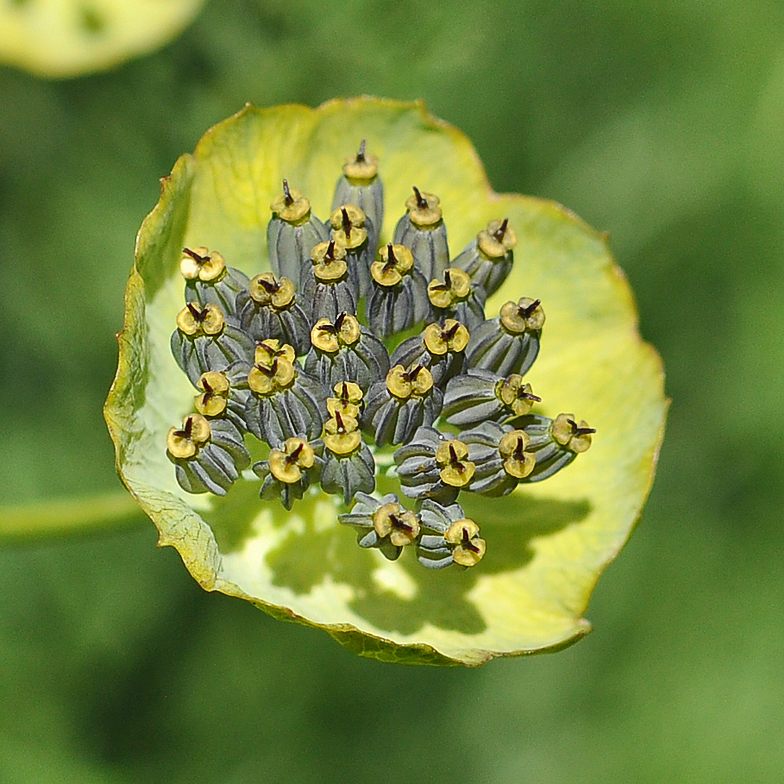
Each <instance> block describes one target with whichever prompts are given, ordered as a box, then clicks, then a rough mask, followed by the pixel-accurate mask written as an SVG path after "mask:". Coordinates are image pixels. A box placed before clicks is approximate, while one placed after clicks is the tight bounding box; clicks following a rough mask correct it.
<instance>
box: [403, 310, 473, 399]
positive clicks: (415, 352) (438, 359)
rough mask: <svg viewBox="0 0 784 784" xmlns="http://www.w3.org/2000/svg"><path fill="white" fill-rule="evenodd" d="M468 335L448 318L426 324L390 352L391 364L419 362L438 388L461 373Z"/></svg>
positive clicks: (461, 325)
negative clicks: (443, 320)
mask: <svg viewBox="0 0 784 784" xmlns="http://www.w3.org/2000/svg"><path fill="white" fill-rule="evenodd" d="M469 338H470V335H469V333H468V330H467V329H466V328H465V326H464V325H463V324H461V323H460V322H458V321H455V320H454V319H447V320H446V321H445V322H444V323H443V325H441V324H428V325H427V326H426V327H425V328H424V330H423V331H422V334H421V335H415V336H414V337H411V338H408V339H406V340H404V341H403V342H402V343H401V344H400V345H399V346H398V347H397V348H396V349H395V350H394V351H393V352H392V358H391V359H390V364H392V365H403V366H405V367H410V366H412V365H422V366H423V367H426V368H427V369H428V370H429V371H430V374H431V375H432V376H433V383H434V384H435V385H436V386H437V387H438V388H439V389H441V390H443V389H444V387H445V386H446V383H447V382H448V381H449V379H450V378H452V377H453V376H457V375H459V374H461V373H462V372H463V369H464V367H465V349H466V346H467V345H468V340H469Z"/></svg>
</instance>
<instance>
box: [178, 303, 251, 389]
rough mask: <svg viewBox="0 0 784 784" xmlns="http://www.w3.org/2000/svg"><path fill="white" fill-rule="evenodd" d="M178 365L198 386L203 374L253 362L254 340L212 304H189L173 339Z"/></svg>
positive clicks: (180, 316) (180, 313)
mask: <svg viewBox="0 0 784 784" xmlns="http://www.w3.org/2000/svg"><path fill="white" fill-rule="evenodd" d="M171 350H172V354H173V355H174V359H175V360H176V361H177V364H178V365H179V366H180V368H181V369H182V370H183V371H184V372H185V374H186V375H187V376H188V378H189V379H190V381H191V383H192V384H193V385H194V386H196V384H197V382H198V380H199V377H200V376H201V374H202V373H206V372H207V371H208V370H224V369H225V368H227V367H228V366H229V365H230V364H231V363H232V362H235V361H236V360H238V359H241V360H245V361H247V362H249V361H250V360H251V359H252V357H253V341H252V340H251V339H250V337H249V336H248V335H247V334H246V333H245V332H243V331H242V330H241V329H240V328H239V325H238V324H237V322H236V321H235V320H234V319H233V318H231V317H230V316H226V315H224V313H223V311H222V310H221V309H220V308H219V307H218V306H217V305H214V304H212V303H208V304H207V305H205V306H204V307H201V306H199V305H197V304H195V303H193V302H189V303H188V304H187V305H186V306H185V307H184V308H183V309H182V310H181V311H180V312H179V313H178V314H177V329H176V330H175V331H174V332H173V333H172V336H171Z"/></svg>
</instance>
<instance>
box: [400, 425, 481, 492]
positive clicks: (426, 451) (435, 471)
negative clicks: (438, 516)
mask: <svg viewBox="0 0 784 784" xmlns="http://www.w3.org/2000/svg"><path fill="white" fill-rule="evenodd" d="M395 463H396V465H397V474H398V477H399V478H400V489H401V490H402V491H403V492H404V493H405V494H406V495H407V496H408V497H409V498H416V499H422V498H432V499H433V500H435V501H438V502H439V503H441V504H451V503H454V501H455V499H456V498H457V494H458V493H459V492H460V490H461V489H464V488H466V487H467V486H468V483H469V482H470V481H471V478H472V477H473V475H474V464H473V463H472V462H471V461H470V460H468V447H467V446H466V445H465V444H464V443H463V442H462V441H460V440H458V439H456V438H455V437H454V436H452V435H451V434H448V433H441V432H440V431H438V430H436V429H435V428H433V427H420V428H418V429H417V431H416V432H415V433H414V436H413V438H412V439H411V440H410V441H409V442H408V443H406V444H404V445H403V446H401V447H400V448H399V449H398V450H397V451H396V452H395Z"/></svg>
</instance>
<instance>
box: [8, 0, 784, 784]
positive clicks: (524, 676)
mask: <svg viewBox="0 0 784 784" xmlns="http://www.w3.org/2000/svg"><path fill="white" fill-rule="evenodd" d="M782 17H784V7H782V6H781V5H780V4H777V3H773V2H758V3H752V4H744V5H741V4H738V3H735V2H733V1H732V0H717V2H715V3H712V4H705V3H700V2H694V1H693V0H681V2H677V3H674V2H670V3H643V2H635V3H631V4H630V3H626V2H620V1H619V0H616V2H604V3H595V2H591V3H580V4H578V3H568V2H558V1H557V0H555V2H549V3H541V2H527V3H526V2H523V3H520V2H512V0H508V1H507V2H499V1H498V0H497V1H496V2H493V3H490V2H482V1H481V0H480V1H478V2H474V3H471V4H468V3H466V4H465V5H456V4H430V5H429V6H422V4H415V3H413V2H408V0H401V2H398V3H395V4H392V3H370V2H359V1H358V0H354V1H353V2H349V1H348V0H347V2H345V3H343V4H341V5H340V6H337V7H334V8H332V9H330V11H329V12H326V11H325V10H324V8H323V6H322V5H321V4H317V3H316V2H313V0H302V2H300V3H297V4H294V5H292V4H290V3H288V4H284V3H283V2H279V1H278V0H273V1H272V2H264V3H261V2H258V3H257V2H254V0H213V2H212V3H210V4H208V5H207V7H206V9H205V11H204V13H203V14H202V15H201V16H200V17H199V19H198V20H197V21H196V23H195V24H194V25H193V26H192V27H191V28H190V29H189V30H187V31H186V32H185V34H184V35H183V36H182V37H181V38H180V39H179V40H177V41H175V42H174V43H173V44H171V45H169V46H168V47H167V48H166V49H164V50H162V51H160V52H158V53H157V54H155V55H152V56H150V57H148V58H145V59H142V60H137V61H134V62H131V63H129V64H127V65H125V66H123V67H122V68H121V69H120V70H117V71H116V72H113V73H107V74H102V75H96V76H91V77H86V78H81V79H79V80H74V81H64V82H59V83H50V82H45V81H37V80H35V79H34V78H33V77H29V76H26V75H24V74H22V73H18V72H15V71H11V70H0V105H2V107H3V113H2V115H1V116H0V248H1V249H2V264H0V292H2V293H1V294H0V296H1V297H2V308H0V334H2V336H3V340H2V343H0V371H1V372H0V383H1V384H2V399H3V401H4V403H5V404H4V406H3V407H2V410H1V411H0V418H1V419H0V424H1V426H2V433H3V457H2V460H1V461H0V481H1V482H2V487H3V489H4V494H3V499H4V502H6V503H10V502H21V501H24V500H32V499H39V500H40V499H42V498H45V497H48V496H57V495H66V494H77V493H80V492H86V491H97V490H100V489H106V490H111V489H113V488H115V487H116V478H115V477H114V473H113V463H112V450H111V446H110V443H109V439H108V437H107V436H106V433H105V429H104V425H103V422H102V420H101V414H100V409H101V403H102V401H103V398H104V397H105V393H106V389H107V387H108V384H109V382H110V379H111V377H112V373H113V370H114V365H115V362H116V347H115V343H114V339H113V333H114V332H115V331H116V330H117V329H118V328H119V326H120V323H121V314H122V291H123V287H124V284H125V279H126V277H127V273H128V269H129V267H130V259H131V254H132V249H133V247H132V245H133V237H134V235H135V232H136V229H137V227H138V225H139V224H140V222H141V219H142V218H143V216H144V215H145V214H146V212H147V211H149V209H150V208H151V207H152V206H153V205H154V203H155V201H156V200H157V198H158V193H159V190H158V186H157V183H156V177H159V176H163V175H165V174H167V173H168V171H169V170H170V168H171V166H172V164H173V162H174V160H175V159H176V157H177V156H178V155H179V154H180V153H181V152H183V151H186V150H192V149H193V146H194V145H195V143H196V141H197V140H198V138H199V137H200V136H201V134H202V132H203V131H204V130H205V129H206V128H207V127H208V126H210V125H211V124H213V123H214V122H216V121H218V120H220V119H222V118H223V117H225V116H226V115H228V114H230V113H232V112H234V111H236V110H237V109H238V108H240V106H241V105H242V103H243V102H244V101H246V100H252V101H254V102H255V103H258V104H260V105H269V104H274V103H281V102H287V101H292V100H296V101H301V102H304V103H308V104H311V105H315V104H318V103H319V102H321V101H323V100H325V99H327V98H330V97H333V96H335V95H349V94H354V93H359V92H367V93H375V94H381V95H389V96H392V97H397V98H403V99H410V98H417V97H421V98H424V99H425V100H426V101H427V103H428V106H429V108H430V109H431V110H432V111H433V112H434V113H435V114H436V115H438V116H441V117H444V118H446V119H448V120H450V121H452V122H454V123H455V124H457V125H458V126H459V127H460V128H461V129H462V130H464V131H465V132H466V133H467V134H468V135H469V136H470V137H471V138H472V140H473V141H474V144H475V145H476V147H477V149H478V151H479V154H480V155H481V156H482V158H483V160H484V161H485V163H486V165H487V168H488V172H489V176H490V180H491V182H492V183H493V185H494V186H495V188H496V189H497V190H510V191H520V192H527V193H532V194H535V195H541V196H546V197H550V198H554V199H557V200H559V201H562V202H564V203H566V204H567V205H568V206H569V207H570V208H572V209H573V210H574V211H575V212H577V213H578V214H579V215H581V216H582V217H583V218H585V219H586V220H587V221H588V222H589V223H591V224H592V225H594V226H595V227H596V228H599V229H607V230H609V231H610V232H611V237H612V239H611V246H612V247H613V248H614V250H615V252H616V255H617V257H618V259H619V261H620V263H621V264H622V266H623V267H624V269H625V270H626V272H627V274H628V276H629V278H630V279H631V282H632V285H633V287H634V289H635V292H636V294H637V297H638V301H639V306H640V313H641V329H642V332H643V335H644V336H645V337H646V338H647V339H649V340H651V341H652V342H653V343H654V344H655V345H656V346H657V348H658V349H659V351H660V352H661V353H662V355H663V357H664V360H665V366H666V367H667V370H668V391H669V393H670V395H671V396H672V397H673V399H674V404H673V407H672V410H671V414H670V420H669V427H668V438H667V442H666V443H665V448H664V450H663V453H662V461H661V465H660V470H659V476H658V479H657V482H656V485H655V486H654V490H653V494H652V496H651V500H650V502H649V504H648V507H647V509H646V513H645V516H644V518H643V521H642V523H641V525H640V527H639V529H638V531H637V532H636V534H635V535H634V537H633V538H632V540H631V542H630V544H629V546H628V547H627V548H626V550H625V551H624V554H623V556H622V557H621V558H620V559H619V560H618V563H617V564H616V565H615V566H613V567H612V569H611V570H610V572H609V573H608V574H607V575H605V577H604V578H603V579H602V580H601V581H600V583H599V587H598V589H597V592H596V594H595V596H594V600H593V602H592V604H591V607H590V608H589V613H588V617H589V618H590V619H591V620H593V621H594V622H595V625H596V627H597V630H596V631H595V632H594V633H593V634H592V635H590V636H589V637H588V638H587V639H586V640H584V641H583V642H581V643H580V644H579V645H577V646H574V647H573V648H570V649H569V650H567V651H564V652H562V653H559V654H557V655H555V656H548V657H537V658H533V659H530V660H525V661H521V660H516V661H508V662H496V663H493V664H491V665H489V666H488V667H485V668H482V669H481V670H478V671H462V670H459V671H453V670H448V671H439V670H430V669H418V668H417V669H413V668H412V669H408V668H399V667H388V666H384V665H381V664H378V663H376V662H373V661H366V660H361V659H356V658H354V657H352V656H351V655H350V654H349V653H347V652H344V651H343V650H341V649H340V648H339V647H338V646H337V645H336V644H335V643H334V642H332V641H330V640H329V639H327V638H326V637H323V636H321V635H319V634H318V633H316V632H314V631H312V630H308V629H304V628H298V627H295V626H287V625H283V624H279V623H276V622H274V621H272V620H270V619H267V618H265V617H264V616H263V615H262V614H261V613H259V612H258V611H256V610H254V609H253V608H252V607H250V606H246V605H244V604H243V603H239V602H236V601H232V600H231V599H228V598H226V597H222V596H218V595H210V594H205V593H203V592H201V591H200V589H199V588H198V587H197V586H196V585H195V584H194V583H193V581H192V580H191V578H190V577H189V576H188V575H187V573H186V571H185V570H184V569H183V567H182V564H181V563H180V562H179V560H178V558H177V556H176V554H175V553H174V551H172V550H169V549H166V550H163V551H157V550H156V549H155V548H154V542H155V535H154V529H153V526H152V524H151V523H149V522H144V521H143V520H141V519H140V520H139V526H138V528H133V529H124V530H123V531H122V532H119V533H117V534H116V535H113V536H106V535H104V536H101V537H100V538H99V537H97V536H95V537H84V538H81V539H78V538H74V539H70V540H67V541H66V540H63V541H59V542H46V543H43V544H30V545H25V546H21V545H16V546H15V547H13V548H6V549H5V550H3V551H0V559H1V560H2V568H1V569H0V580H1V581H2V590H3V594H4V598H5V601H4V602H3V609H2V610H0V626H1V627H2V633H0V661H2V662H3V677H2V679H0V696H2V698H3V700H4V702H5V704H7V705H9V706H12V708H10V709H9V710H6V711H4V712H3V716H2V718H0V779H2V780H3V781H4V782H9V783H10V784H16V782H25V784H27V783H28V782H31V781H35V782H44V783H45V784H48V783H49V782H64V781H79V782H87V784H92V782H121V783H124V782H137V781H145V782H147V781H161V782H164V781H165V782H193V781H202V780H206V779H210V780H213V781H217V782H226V783H227V784H228V783H231V784H235V783H236V784H245V782H257V781H260V780H261V781H265V782H267V781H271V782H272V781H281V782H282V781H287V782H288V781H292V780H296V781H325V780H329V779H331V778H335V779H345V778H349V777H353V778H357V779H360V780H365V779H368V778H370V777H371V776H373V775H379V774H380V775H382V776H383V777H384V779H385V780H388V781H401V782H402V781H409V780H412V779H417V778H423V777H424V776H427V777H428V778H430V779H432V780H439V781H440V780H443V781H447V780H449V781H451V782H474V781H477V780H481V781H482V782H519V781H526V780H530V781H536V782H562V781H570V782H572V781H586V782H589V781H591V782H592V781H607V782H614V781H618V782H621V781H623V782H626V781H630V780H631V781H635V782H659V781H672V780H679V781H689V782H710V783H711V784H715V783H716V782H735V781H739V780H740V781H772V780H777V779H778V777H779V776H780V771H781V768H782V766H783V765H784V754H783V753H782V751H781V744H780V739H779V735H780V728H781V726H782V721H784V715H782V714H784V709H783V708H782V705H784V687H782V685H781V676H780V673H781V645H780V636H781V632H780V615H781V606H782V598H783V597H782V593H784V579H782V578H783V577H784V575H783V574H782V571H783V570H784V567H782V559H781V557H780V555H779V553H780V551H781V547H782V543H783V542H782V532H781V512H780V507H781V494H782V488H783V487H784V459H782V446H781V442H780V441H779V440H778V439H777V438H775V436H771V437H769V438H768V439H767V440H766V443H765V449H761V448H760V449H755V450H752V451H750V444H752V443H754V444H757V443H759V442H760V441H761V438H760V436H758V435H757V433H758V432H759V430H758V428H759V427H760V426H761V424H762V423H764V424H765V425H766V432H769V433H771V434H775V432H777V425H776V422H777V421H780V419H781V418H782V416H783V414H782V409H781V407H780V406H779V405H778V404H777V403H776V401H777V400H778V395H777V393H776V392H775V387H774V384H775V379H776V378H778V377H779V376H780V373H781V370H780V369H781V367H782V359H783V357H782V353H783V352H784V349H783V348H782V347H783V346H784V340H783V339H782V338H783V337H784V336H783V335H782V332H783V331H784V321H783V320H782V317H781V315H780V311H781V307H780V304H779V301H778V300H779V299H780V296H779V293H778V292H779V291H780V289H781V286H782V283H783V282H784V281H782V277H784V273H783V272H782V267H781V258H782V251H783V250H784V231H783V229H782V221H781V217H780V212H781V199H782V186H783V185H784V169H783V168H782V160H783V158H782V142H783V141H784V139H783V138H782V136H784V133H783V132H782V128H784V122H782V120H784V118H783V117H782V114H783V113H784V109H783V108H782V107H784V101H782V93H783V92H784V67H783V64H784V40H782V36H781V30H782V29H784V27H783V26H782V22H783V21H784V19H782ZM771 379H772V380H773V382H772V383H771ZM741 435H743V436H744V438H743V439H741V440H740V441H739V440H738V439H739V438H740V436H741ZM750 439H751V440H750ZM741 447H742V448H741ZM401 728H402V730H403V731H402V732H401ZM445 738H447V739H449V741H448V742H446V741H445V740H444V739H445Z"/></svg>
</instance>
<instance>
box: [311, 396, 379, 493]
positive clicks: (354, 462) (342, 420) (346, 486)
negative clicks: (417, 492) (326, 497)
mask: <svg viewBox="0 0 784 784" xmlns="http://www.w3.org/2000/svg"><path fill="white" fill-rule="evenodd" d="M322 441H323V442H324V467H323V468H322V471H321V487H322V489H323V490H324V492H326V493H332V494H334V495H342V496H343V502H344V503H345V504H349V503H351V499H352V498H354V496H355V495H356V494H357V493H359V492H363V493H372V492H373V491H374V490H375V489H376V477H375V474H376V463H375V461H374V460H373V454H372V452H371V451H370V449H368V446H367V444H366V443H365V442H364V441H363V440H362V434H361V433H360V431H359V423H358V422H357V420H356V419H354V418H353V417H350V416H343V415H342V414H341V413H340V412H339V411H337V412H335V415H334V416H333V417H331V418H330V419H328V420H327V422H326V424H325V425H324V434H323V437H322Z"/></svg>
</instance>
